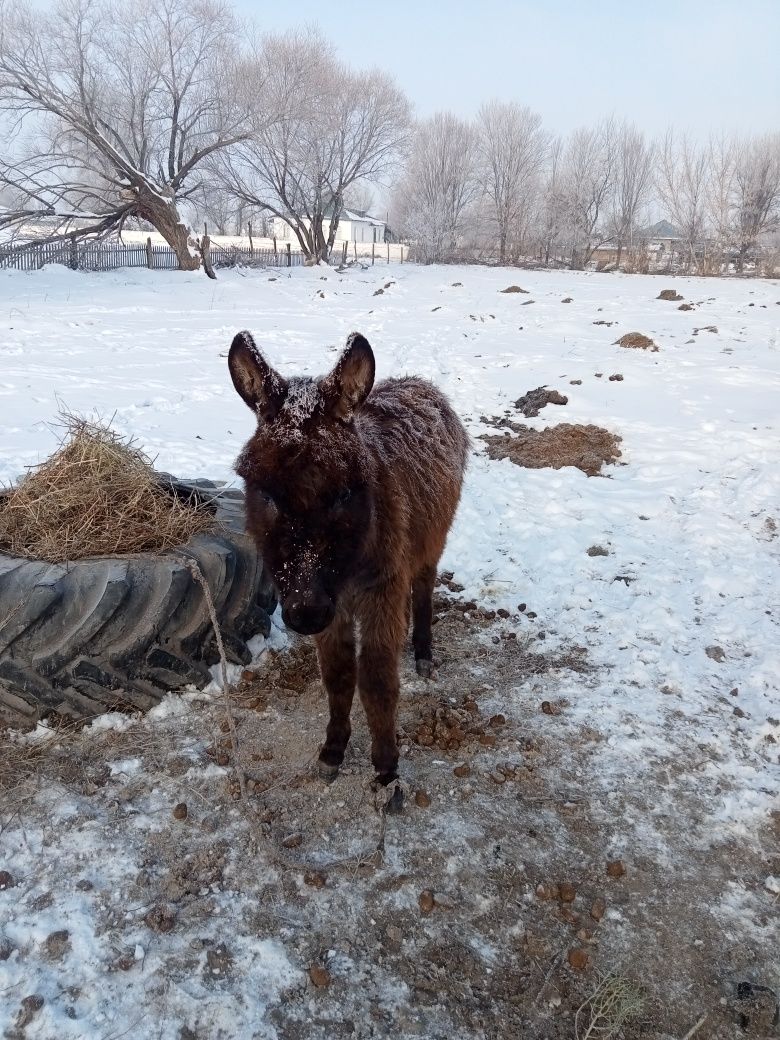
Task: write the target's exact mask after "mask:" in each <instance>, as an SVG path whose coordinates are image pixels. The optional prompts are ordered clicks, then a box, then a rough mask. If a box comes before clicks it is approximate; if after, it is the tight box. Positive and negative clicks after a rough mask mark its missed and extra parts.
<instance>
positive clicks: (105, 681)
mask: <svg viewBox="0 0 780 1040" xmlns="http://www.w3.org/2000/svg"><path fill="white" fill-rule="evenodd" d="M160 482H161V484H162V486H163V487H165V488H166V490H168V491H169V492H170V493H171V494H172V495H176V496H177V497H179V498H183V499H185V500H188V501H191V500H193V499H195V500H197V501H200V502H204V503H205V504H207V505H208V507H209V508H212V509H213V511H214V513H215V519H216V525H215V527H214V529H213V530H212V531H209V532H207V533H204V534H199V535H196V536H195V537H194V538H192V539H191V540H190V541H189V542H188V543H187V544H186V545H184V546H182V547H181V549H177V550H171V551H170V552H165V553H163V554H161V555H157V556H153V555H138V556H128V557H119V556H112V557H94V558H89V559H85V560H77V561H75V562H72V563H45V562H43V561H39V560H28V559H23V558H19V557H12V556H7V555H4V554H2V553H0V716H2V717H3V718H5V720H6V721H9V722H10V723H11V724H12V725H20V724H21V725H34V724H35V723H36V722H37V721H38V720H39V719H42V718H44V717H45V716H47V715H49V714H51V713H54V712H56V713H57V714H58V715H61V716H66V717H71V718H76V719H86V718H91V717H94V716H96V715H99V714H101V713H103V712H106V711H112V710H139V709H140V710H142V711H145V710H147V709H148V708H150V707H152V706H153V705H155V704H157V703H158V702H159V701H160V700H161V699H162V697H163V696H164V695H165V694H166V693H167V692H169V691H175V690H180V689H182V688H183V687H185V686H188V685H190V684H192V685H194V686H196V687H203V686H205V685H206V684H207V683H208V682H209V681H210V680H211V674H210V672H209V666H210V665H212V664H215V663H216V662H217V661H218V659H219V655H218V653H217V649H216V639H215V636H214V631H213V627H212V624H211V619H210V617H209V612H208V609H207V605H206V601H205V596H204V594H203V589H202V588H201V586H200V584H199V583H198V582H197V581H196V579H195V578H194V577H193V575H192V573H191V571H190V570H189V568H188V566H187V563H188V561H189V560H194V561H195V562H197V564H198V566H199V567H200V570H201V571H202V573H203V575H204V577H205V579H206V581H207V583H208V586H209V589H210V592H211V596H212V599H213V600H214V607H215V611H216V615H217V619H218V621H219V625H220V629H221V632H222V639H223V642H224V646H225V654H226V657H227V658H228V660H229V661H231V662H233V663H235V664H248V663H249V661H250V660H251V656H252V655H251V653H250V651H249V649H248V648H247V645H246V641H247V640H248V639H250V638H251V637H252V636H254V635H257V634H262V635H268V633H269V631H270V627H271V619H270V618H271V614H272V613H273V611H274V609H275V607H276V594H275V591H274V588H273V584H272V582H271V581H270V579H269V577H268V575H267V574H266V572H265V570H264V568H263V564H262V560H261V559H260V558H259V556H258V554H257V550H256V549H255V547H254V544H253V542H252V540H251V538H250V537H249V536H248V535H247V534H245V532H244V499H243V495H242V494H241V492H240V491H237V490H234V489H225V488H223V487H221V486H220V485H218V484H216V483H213V482H211V481H205V480H200V481H178V480H175V479H174V478H173V477H170V476H169V475H168V474H160Z"/></svg>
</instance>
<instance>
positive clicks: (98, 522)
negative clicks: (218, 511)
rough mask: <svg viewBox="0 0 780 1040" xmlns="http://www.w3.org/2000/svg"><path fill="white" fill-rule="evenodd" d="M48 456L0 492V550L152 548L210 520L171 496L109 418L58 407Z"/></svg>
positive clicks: (69, 554)
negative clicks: (55, 439) (57, 431)
mask: <svg viewBox="0 0 780 1040" xmlns="http://www.w3.org/2000/svg"><path fill="white" fill-rule="evenodd" d="M59 425H60V426H61V427H62V430H63V433H62V437H61V440H60V445H59V447H58V448H57V450H56V451H55V452H54V454H53V455H52V456H51V457H50V458H49V459H47V460H46V461H45V462H43V463H42V464H41V465H39V466H35V467H31V469H30V471H29V472H28V474H27V475H26V476H25V477H23V478H22V480H21V481H20V482H19V483H18V484H17V485H16V486H15V487H13V488H11V489H9V490H8V491H6V492H3V493H2V494H0V552H4V553H8V554H10V555H12V556H23V557H26V558H27V559H35V560H46V561H48V562H50V563H58V562H62V561H70V560H82V559H84V558H86V557H89V556H113V555H118V554H120V553H121V554H122V555H127V554H133V553H160V552H164V551H165V550H167V549H171V548H173V547H174V546H177V545H183V544H184V543H186V542H187V541H189V539H190V538H191V537H192V536H193V535H195V534H197V533H198V532H200V531H205V530H207V529H208V528H210V527H212V526H213V524H214V517H213V514H212V512H211V510H210V509H208V508H207V507H205V506H202V505H193V504H191V503H189V502H184V501H182V500H180V499H178V498H176V497H175V496H174V495H173V494H171V493H169V492H168V491H166V490H165V489H164V488H163V487H162V486H161V485H160V483H159V480H158V477H157V474H156V473H155V471H154V469H153V467H152V463H151V460H150V459H149V458H148V456H147V455H145V454H144V453H143V452H142V451H141V450H140V449H139V448H137V447H136V446H135V444H134V442H133V440H132V439H130V438H126V437H123V436H122V435H121V434H119V433H117V432H116V431H115V430H113V429H112V428H111V425H110V423H106V422H101V421H92V420H88V419H85V418H83V417H81V416H75V415H71V414H69V413H61V415H60V423H59Z"/></svg>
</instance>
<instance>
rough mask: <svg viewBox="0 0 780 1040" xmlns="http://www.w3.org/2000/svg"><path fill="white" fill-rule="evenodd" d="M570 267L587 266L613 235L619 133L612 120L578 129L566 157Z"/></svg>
mask: <svg viewBox="0 0 780 1040" xmlns="http://www.w3.org/2000/svg"><path fill="white" fill-rule="evenodd" d="M562 161H563V170H562V175H561V180H562V190H563V196H564V198H565V200H566V203H565V205H566V211H567V219H568V224H569V240H570V247H569V249H570V254H571V266H572V267H574V268H582V267H585V266H586V264H588V263H589V262H590V259H591V257H592V256H593V253H594V251H595V250H596V249H597V248H598V247H599V246H600V245H601V244H602V243H604V242H606V241H607V240H608V238H609V236H610V229H609V224H608V217H609V210H610V205H611V202H612V197H613V193H614V188H615V174H616V167H617V132H616V128H615V124H614V122H613V121H612V120H611V119H606V120H603V121H602V122H601V123H599V124H597V125H596V126H594V127H584V128H582V129H580V130H575V131H574V132H573V133H572V134H571V136H570V137H569V139H568V141H567V143H566V148H565V150H564V154H563V160H562Z"/></svg>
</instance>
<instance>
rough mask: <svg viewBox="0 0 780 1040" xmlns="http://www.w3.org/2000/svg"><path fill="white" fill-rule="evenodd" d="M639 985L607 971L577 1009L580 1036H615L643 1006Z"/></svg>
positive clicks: (607, 1039) (599, 1039) (593, 1039)
mask: <svg viewBox="0 0 780 1040" xmlns="http://www.w3.org/2000/svg"><path fill="white" fill-rule="evenodd" d="M644 1003H645V1002H644V997H643V995H642V992H641V990H640V989H639V987H638V986H637V985H636V984H635V983H633V982H631V981H630V980H629V979H626V978H623V977H622V976H621V975H607V976H606V977H605V978H603V979H602V980H601V982H599V984H598V986H597V987H596V989H595V990H594V991H593V993H591V995H590V996H589V997H588V999H587V1000H586V1001H585V1003H584V1004H582V1005H581V1006H580V1007H579V1009H578V1010H577V1015H576V1018H575V1034H576V1038H577V1040H612V1038H613V1037H616V1036H617V1035H618V1033H620V1031H621V1029H622V1028H623V1025H624V1024H625V1023H626V1022H629V1021H630V1020H631V1019H634V1018H637V1017H638V1016H639V1015H640V1014H641V1013H642V1009H643V1007H644Z"/></svg>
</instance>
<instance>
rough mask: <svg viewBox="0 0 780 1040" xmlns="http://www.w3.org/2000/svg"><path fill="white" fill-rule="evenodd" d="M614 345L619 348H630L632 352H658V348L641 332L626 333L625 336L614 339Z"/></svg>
mask: <svg viewBox="0 0 780 1040" xmlns="http://www.w3.org/2000/svg"><path fill="white" fill-rule="evenodd" d="M615 343H616V344H617V345H618V346H619V347H631V348H633V349H634V350H653V351H657V350H658V347H657V346H656V344H655V343H654V342H653V340H651V339H650V337H649V336H645V335H644V334H643V333H641V332H627V333H626V334H625V336H621V337H620V339H616V340H615Z"/></svg>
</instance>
